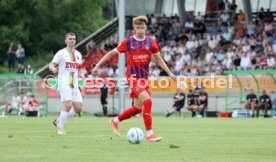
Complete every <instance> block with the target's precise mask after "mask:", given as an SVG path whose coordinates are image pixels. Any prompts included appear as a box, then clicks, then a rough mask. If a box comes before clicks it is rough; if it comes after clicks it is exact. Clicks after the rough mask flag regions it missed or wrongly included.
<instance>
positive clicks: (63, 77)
mask: <svg viewBox="0 0 276 162" xmlns="http://www.w3.org/2000/svg"><path fill="white" fill-rule="evenodd" d="M65 43H66V45H67V46H66V47H65V48H63V49H61V50H59V51H58V52H57V53H56V54H55V56H54V59H53V60H52V62H51V63H50V65H49V69H50V70H51V71H52V72H53V73H54V74H56V73H58V90H59V92H60V96H61V102H63V104H64V107H63V110H61V112H60V116H59V118H58V119H57V120H56V121H54V124H55V125H56V127H57V135H64V134H65V131H64V123H65V122H66V120H67V119H68V118H69V117H72V116H74V115H75V114H76V113H80V112H81V111H82V96H81V93H80V90H79V86H78V77H79V76H78V70H79V67H80V66H81V63H82V56H81V54H80V52H79V51H77V50H76V49H75V48H74V47H75V44H76V35H75V34H74V33H67V34H66V35H65ZM72 106H73V107H72Z"/></svg>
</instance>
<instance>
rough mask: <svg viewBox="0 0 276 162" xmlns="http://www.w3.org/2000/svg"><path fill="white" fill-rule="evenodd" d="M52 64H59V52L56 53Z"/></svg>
mask: <svg viewBox="0 0 276 162" xmlns="http://www.w3.org/2000/svg"><path fill="white" fill-rule="evenodd" d="M52 62H53V63H56V64H59V62H60V52H57V53H56V54H55V56H54V58H53V60H52Z"/></svg>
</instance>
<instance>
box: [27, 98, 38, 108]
mask: <svg viewBox="0 0 276 162" xmlns="http://www.w3.org/2000/svg"><path fill="white" fill-rule="evenodd" d="M29 106H31V107H36V106H38V101H37V100H36V99H33V100H32V99H30V100H29Z"/></svg>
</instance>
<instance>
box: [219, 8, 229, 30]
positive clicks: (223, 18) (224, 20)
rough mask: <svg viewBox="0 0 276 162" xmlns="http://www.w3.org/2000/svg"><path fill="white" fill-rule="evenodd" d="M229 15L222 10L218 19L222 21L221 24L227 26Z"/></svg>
mask: <svg viewBox="0 0 276 162" xmlns="http://www.w3.org/2000/svg"><path fill="white" fill-rule="evenodd" d="M229 18H230V17H229V15H228V13H227V12H226V11H224V12H223V13H222V14H221V15H220V19H221V21H222V23H221V24H222V26H227V23H228V21H229Z"/></svg>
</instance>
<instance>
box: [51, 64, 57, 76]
mask: <svg viewBox="0 0 276 162" xmlns="http://www.w3.org/2000/svg"><path fill="white" fill-rule="evenodd" d="M57 65H58V64H56V63H54V62H51V63H50V65H49V69H50V70H51V71H52V72H53V73H54V74H56V73H57V72H58V69H57Z"/></svg>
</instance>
